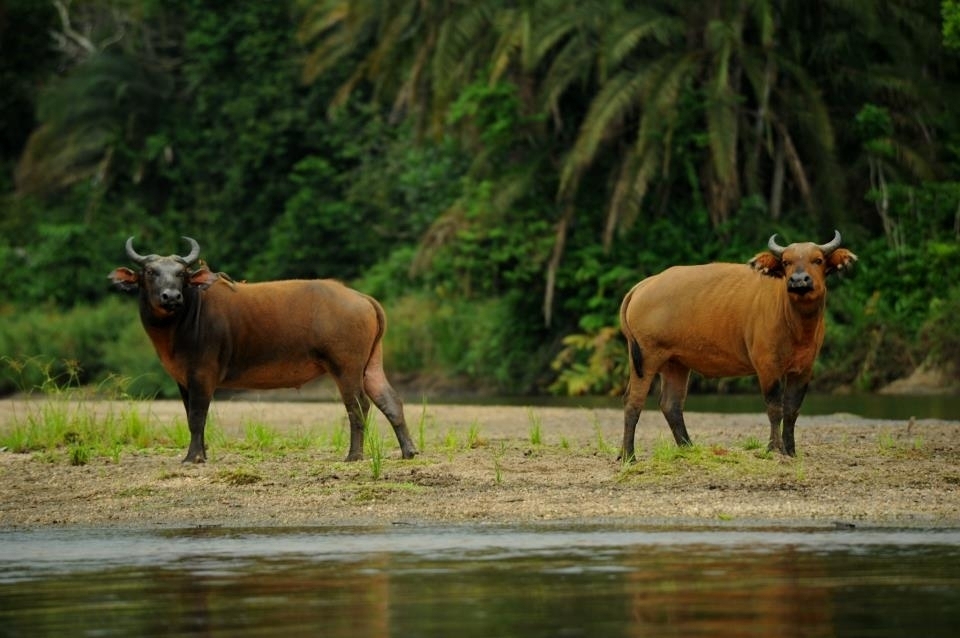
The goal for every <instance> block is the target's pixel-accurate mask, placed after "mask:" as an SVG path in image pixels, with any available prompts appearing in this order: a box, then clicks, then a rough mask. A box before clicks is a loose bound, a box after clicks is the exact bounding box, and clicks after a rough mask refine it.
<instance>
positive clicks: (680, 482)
mask: <svg viewBox="0 0 960 638" xmlns="http://www.w3.org/2000/svg"><path fill="white" fill-rule="evenodd" d="M40 405H41V404H38V403H36V402H33V401H29V400H27V401H18V400H5V401H0V430H2V429H4V428H10V427H13V425H15V424H16V423H23V422H24V421H25V420H26V419H28V418H30V417H31V415H37V414H38V412H37V410H38V408H39V406H40ZM83 409H84V410H88V411H90V412H91V414H93V415H94V417H93V418H98V417H97V416H96V415H100V416H102V415H104V414H107V413H110V412H111V411H112V412H116V411H118V410H133V411H136V412H137V413H138V414H140V415H141V416H142V418H143V419H144V420H145V421H147V422H149V423H152V424H156V425H159V426H161V427H169V428H180V429H182V430H185V429H186V425H185V424H184V418H183V407H182V405H181V404H180V403H179V402H177V401H152V402H144V403H131V402H123V403H118V402H99V401H96V402H95V401H86V402H84V404H83ZM211 413H212V415H213V420H214V422H215V424H216V425H215V427H216V428H217V430H218V435H217V437H214V438H213V440H211V438H209V437H208V447H209V452H208V454H209V461H208V462H207V463H206V464H202V465H183V464H181V463H180V459H181V458H182V456H183V454H184V452H185V448H184V449H175V448H173V447H154V448H149V449H139V450H133V449H124V450H121V451H118V452H117V454H115V455H113V456H107V457H105V456H97V457H94V458H91V459H90V460H89V461H88V462H87V463H86V464H85V465H71V464H70V462H69V460H68V459H67V456H66V454H65V453H59V454H58V453H42V452H34V453H25V454H21V453H13V452H10V451H4V452H2V453H0V527H2V528H24V527H43V526H87V527H89V526H95V527H103V526H108V527H197V526H224V527H251V526H314V525H321V526H324V525H339V526H343V525H396V524H430V523H457V522H474V523H521V524H522V523H532V522H539V521H547V520H551V521H552V520H556V521H576V522H592V521H611V522H623V523H635V524H637V523H644V522H650V523H663V522H670V523H676V524H696V525H702V524H713V523H718V524H726V523H728V522H739V523H744V524H748V523H749V524H754V523H764V524H767V523H769V524H783V525H808V524H809V525H825V526H836V525H840V526H848V525H857V526H878V525H879V526H907V527H928V526H934V527H955V526H958V525H960V489H958V488H960V462H958V459H960V436H958V434H960V422H958V421H944V420H906V421H901V420H882V419H865V418H861V417H856V416H852V415H846V414H833V415H826V416H801V419H800V422H799V423H798V426H797V449H798V452H799V454H798V456H797V457H796V458H783V457H780V456H779V455H769V454H766V453H765V451H764V448H765V442H766V439H767V430H768V428H767V426H766V425H765V422H766V417H765V416H764V415H762V414H759V413H757V414H714V413H690V414H688V417H687V424H688V429H689V431H690V434H691V436H692V437H693V439H694V442H695V443H696V444H697V445H696V447H695V448H694V449H693V450H690V451H687V452H684V453H678V451H677V449H676V447H675V446H674V445H673V443H672V439H670V438H669V430H668V428H667V426H666V424H665V423H664V421H663V417H662V416H661V415H660V414H659V413H658V412H655V411H653V412H651V411H648V412H645V413H644V414H643V416H642V417H641V422H640V425H639V427H638V433H637V447H638V452H639V457H640V460H639V462H638V463H636V464H635V465H633V466H630V467H626V468H624V467H622V466H621V465H620V464H619V463H618V462H617V461H616V454H617V448H618V446H619V443H620V438H621V435H622V434H621V432H622V413H621V412H620V410H615V409H585V408H542V407H536V408H527V407H522V406H519V407H512V406H510V407H507V406H473V405H456V406H454V405H435V406H434V405H427V406H426V407H425V408H424V407H422V406H419V405H408V406H407V408H406V414H407V420H408V422H409V424H410V429H411V433H412V434H413V436H414V439H415V440H418V442H419V443H420V444H421V448H422V450H421V454H420V455H419V456H418V457H417V458H416V459H414V460H412V461H403V460H401V459H400V458H399V450H398V447H397V444H396V439H395V438H394V437H393V434H392V432H390V431H389V426H388V425H387V424H386V421H385V419H383V418H382V417H380V419H379V421H378V423H379V425H378V427H379V430H380V432H381V433H382V434H383V441H384V451H385V458H384V460H383V462H382V464H381V466H380V468H379V471H377V470H376V468H374V467H373V464H372V463H371V461H370V460H366V461H363V462H359V463H345V462H343V460H342V459H343V457H344V456H345V449H341V448H340V447H338V444H337V441H338V440H339V439H340V437H342V434H339V435H338V434H337V432H338V430H339V431H340V432H341V433H342V431H343V430H344V424H343V422H344V416H343V408H342V406H341V405H339V404H337V403H333V402H267V401H264V402H259V401H247V400H222V401H216V402H215V403H214V405H213V408H212V411H211ZM253 431H259V432H260V433H261V436H264V437H274V438H277V437H280V438H282V437H288V438H290V439H294V438H295V439H297V440H299V441H304V440H309V444H307V445H297V446H292V445H288V446H278V447H276V448H267V449H263V446H260V447H261V449H259V450H258V446H257V445H256V442H252V443H250V442H249V439H250V438H251V432H253ZM758 443H762V445H760V447H759V448H758V447H757V444H758ZM218 445H219V447H218Z"/></svg>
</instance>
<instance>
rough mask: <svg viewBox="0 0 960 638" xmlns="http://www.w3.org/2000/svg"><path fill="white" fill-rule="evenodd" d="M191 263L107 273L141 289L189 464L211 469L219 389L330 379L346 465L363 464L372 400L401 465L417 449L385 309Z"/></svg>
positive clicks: (195, 248) (357, 298)
mask: <svg viewBox="0 0 960 638" xmlns="http://www.w3.org/2000/svg"><path fill="white" fill-rule="evenodd" d="M184 239H186V240H187V242H189V243H190V247H191V250H190V254H189V255H187V256H186V257H180V256H177V255H170V256H168V257H161V256H158V255H146V256H144V255H140V254H138V253H137V252H136V251H134V249H133V237H131V238H130V239H128V240H127V244H126V251H127V256H128V257H129V258H130V260H131V261H133V262H134V263H135V264H137V265H138V266H139V268H140V269H139V270H138V271H134V270H131V269H130V268H117V269H116V270H114V271H113V272H112V273H111V274H110V278H111V280H112V281H113V283H114V285H115V286H116V287H118V288H119V289H121V290H124V291H136V290H139V296H140V319H141V321H142V323H143V327H144V329H145V330H146V332H147V335H149V337H150V340H151V341H152V342H153V347H154V348H155V349H156V351H157V355H158V356H159V357H160V362H161V363H162V364H163V367H164V369H165V370H166V371H167V372H168V373H169V374H170V376H171V377H173V379H174V381H176V382H177V386H178V387H179V388H180V395H181V397H182V398H183V405H184V408H185V409H186V412H187V423H188V425H189V428H190V447H189V449H188V450H187V456H186V458H184V462H195V463H202V462H203V461H205V460H206V446H205V443H204V435H203V432H204V427H205V425H206V421H207V411H208V409H209V407H210V401H211V399H212V398H213V393H214V390H216V389H217V388H247V389H267V388H289V387H300V386H301V385H303V384H304V383H306V382H308V381H310V380H312V379H315V378H317V377H319V376H321V375H323V374H325V373H328V372H329V373H330V375H331V376H332V377H333V379H334V381H336V384H337V388H338V389H339V390H340V395H341V397H342V399H343V403H344V405H345V406H346V409H347V415H348V416H349V420H350V451H349V453H348V455H347V460H350V461H354V460H359V459H362V458H363V433H364V422H365V419H366V415H367V412H368V410H369V407H370V401H369V399H372V400H373V402H374V403H375V404H376V406H377V407H378V408H379V409H380V411H381V412H383V414H384V415H385V416H386V417H387V419H388V420H389V421H390V424H391V425H392V426H393V429H394V431H395V433H396V435H397V440H398V441H399V442H400V450H401V453H402V455H403V458H405V459H408V458H412V457H413V456H414V455H415V454H416V453H417V450H416V447H415V446H414V444H413V441H412V440H411V438H410V434H409V433H408V431H407V425H406V421H405V419H404V415H403V403H402V402H401V400H400V396H399V395H398V394H397V392H396V391H395V390H394V389H393V387H391V385H390V383H389V382H388V381H387V377H386V375H385V374H384V371H383V352H382V349H381V348H382V346H381V339H382V337H383V332H384V330H385V328H386V318H385V316H384V313H383V308H381V306H380V304H379V303H377V301H376V300H375V299H373V298H372V297H368V296H367V295H364V294H361V293H359V292H357V291H355V290H351V289H350V288H347V287H346V286H344V285H343V284H340V283H339V282H336V281H331V280H319V279H316V280H291V281H273V282H266V283H258V284H247V283H236V282H233V281H231V280H230V279H229V278H227V277H225V276H220V275H218V274H217V273H213V272H211V271H210V270H209V269H208V268H206V267H204V266H202V265H201V267H199V268H197V267H196V266H197V264H198V260H199V257H200V247H199V245H198V244H197V242H196V241H194V240H193V239H191V238H189V237H184Z"/></svg>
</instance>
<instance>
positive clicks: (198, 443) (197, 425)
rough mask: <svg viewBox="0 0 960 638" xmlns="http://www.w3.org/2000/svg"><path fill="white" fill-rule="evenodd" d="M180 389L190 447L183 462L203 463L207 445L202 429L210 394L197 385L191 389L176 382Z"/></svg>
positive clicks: (204, 424) (208, 407)
mask: <svg viewBox="0 0 960 638" xmlns="http://www.w3.org/2000/svg"><path fill="white" fill-rule="evenodd" d="M177 387H178V388H179V389H180V398H181V399H183V407H184V409H185V410H186V412H187V426H188V427H189V428H190V447H189V448H187V455H186V456H185V457H184V458H183V462H184V463H205V462H206V460H207V445H206V442H205V441H204V436H203V433H204V429H205V427H206V425H207V412H208V411H209V409H210V399H211V396H210V395H209V394H207V393H206V392H203V391H202V390H201V389H200V387H199V386H192V387H191V389H189V390H188V389H187V388H186V387H184V386H182V385H180V384H177Z"/></svg>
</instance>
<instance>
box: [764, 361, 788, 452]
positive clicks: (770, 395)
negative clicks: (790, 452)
mask: <svg viewBox="0 0 960 638" xmlns="http://www.w3.org/2000/svg"><path fill="white" fill-rule="evenodd" d="M760 387H761V388H762V389H763V400H764V401H765V402H766V404H767V418H768V419H769V420H770V442H769V443H768V444H767V451H769V452H780V453H781V454H786V452H785V451H784V449H783V435H782V434H781V430H782V427H783V383H782V382H781V381H780V379H774V380H773V381H767V382H764V381H761V382H760Z"/></svg>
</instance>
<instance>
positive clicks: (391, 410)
mask: <svg viewBox="0 0 960 638" xmlns="http://www.w3.org/2000/svg"><path fill="white" fill-rule="evenodd" d="M363 389H364V391H365V392H366V393H367V396H369V397H370V398H371V399H372V400H373V403H374V404H375V405H376V406H377V408H378V409H379V410H380V411H381V412H383V416H385V417H387V420H388V421H389V422H390V425H392V426H393V432H394V434H396V435H397V442H398V443H399V444H400V455H401V456H402V457H403V458H405V459H412V458H413V457H414V456H416V454H417V446H416V445H414V444H413V439H411V438H410V432H409V431H408V430H407V420H406V418H405V417H404V416H403V400H402V399H401V398H400V395H399V394H398V393H397V391H396V390H394V389H393V386H391V385H390V382H389V381H387V375H386V374H385V373H384V371H383V363H382V357H381V351H380V344H379V343H377V345H376V347H375V348H374V351H373V355H372V356H371V358H370V361H369V362H368V364H367V369H366V371H365V372H364V374H363Z"/></svg>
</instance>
